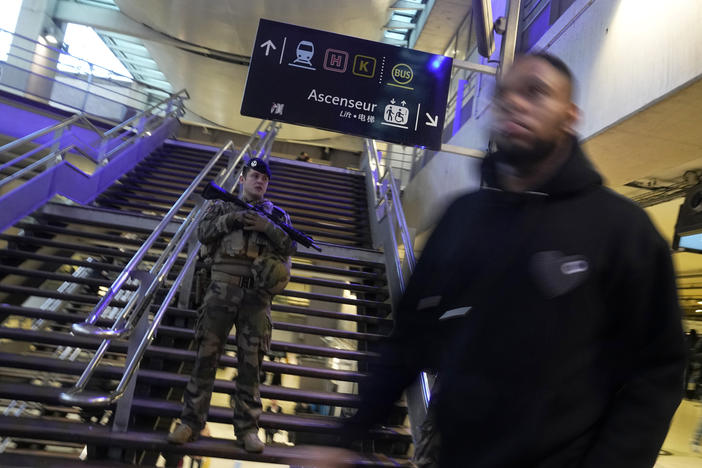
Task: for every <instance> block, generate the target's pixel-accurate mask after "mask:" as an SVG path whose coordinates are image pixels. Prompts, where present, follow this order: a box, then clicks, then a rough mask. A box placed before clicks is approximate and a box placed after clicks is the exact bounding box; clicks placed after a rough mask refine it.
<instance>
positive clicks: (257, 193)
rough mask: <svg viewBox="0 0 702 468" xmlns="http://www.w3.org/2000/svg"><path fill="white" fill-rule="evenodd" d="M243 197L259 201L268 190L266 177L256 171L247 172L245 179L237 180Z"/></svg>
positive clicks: (242, 177)
mask: <svg viewBox="0 0 702 468" xmlns="http://www.w3.org/2000/svg"><path fill="white" fill-rule="evenodd" d="M239 183H240V184H241V189H242V190H243V192H244V196H245V197H246V198H248V199H249V200H260V199H261V198H263V196H264V195H265V194H266V190H267V189H268V176H267V175H266V174H263V173H261V172H258V171H254V170H249V172H247V173H246V177H244V176H241V178H240V179H239Z"/></svg>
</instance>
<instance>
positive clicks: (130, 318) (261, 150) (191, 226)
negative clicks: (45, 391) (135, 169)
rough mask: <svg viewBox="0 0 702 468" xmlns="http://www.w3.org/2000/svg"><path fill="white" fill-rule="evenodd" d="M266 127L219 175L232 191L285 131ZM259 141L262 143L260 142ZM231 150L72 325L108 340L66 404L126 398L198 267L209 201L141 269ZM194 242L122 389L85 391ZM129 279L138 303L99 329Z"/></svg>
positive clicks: (138, 341)
mask: <svg viewBox="0 0 702 468" xmlns="http://www.w3.org/2000/svg"><path fill="white" fill-rule="evenodd" d="M261 125H262V124H261ZM261 125H259V127H258V128H257V130H256V132H254V134H253V135H252V136H251V138H250V139H249V141H248V142H247V143H246V144H245V145H244V147H243V148H242V149H241V150H240V151H239V152H238V155H237V157H236V158H230V160H229V164H228V165H227V167H226V168H223V169H222V170H221V171H220V172H219V174H218V175H217V177H216V182H217V183H218V184H219V185H221V186H222V187H224V188H225V189H227V190H229V191H233V190H235V189H236V186H237V183H238V180H239V177H238V175H239V174H240V173H241V170H240V171H239V172H238V173H237V174H236V175H235V176H234V170H235V168H236V167H237V165H238V164H239V162H240V161H241V160H242V159H243V158H244V156H248V157H264V158H265V157H266V156H267V155H268V153H269V152H270V148H271V145H272V144H273V140H274V139H275V137H276V135H277V133H278V130H279V129H280V124H277V123H271V124H269V125H268V127H267V128H266V131H265V134H264V135H263V136H261V135H260V134H259V129H260V128H261ZM257 137H258V141H256V140H257ZM232 145H233V143H232V142H231V141H229V142H228V143H227V144H225V145H224V146H223V147H222V148H220V150H219V151H218V152H217V153H216V154H215V155H214V156H213V157H212V159H211V160H210V161H209V162H208V164H207V165H206V166H205V167H204V168H203V170H202V171H200V173H199V174H198V175H197V177H196V178H195V179H194V180H193V182H192V183H191V184H190V186H189V187H188V188H187V189H186V190H185V192H183V194H182V195H181V196H180V198H179V199H178V200H177V201H176V202H175V204H174V205H173V206H172V207H171V209H170V210H169V211H168V213H166V215H165V216H164V217H163V219H162V220H161V222H160V223H159V224H158V226H157V227H156V228H155V229H154V231H153V232H152V233H151V235H150V236H149V237H148V238H147V240H146V241H145V242H144V244H142V246H141V247H140V248H139V249H138V250H137V252H136V253H135V254H134V256H133V257H132V258H131V260H130V261H129V262H128V263H127V265H126V266H125V267H124V269H123V270H122V272H121V273H120V274H119V275H118V277H117V279H115V281H114V282H113V284H112V285H111V286H110V288H109V289H108V291H107V292H106V293H105V295H104V296H103V298H102V299H101V300H100V302H99V303H98V304H97V305H96V306H95V308H94V309H93V311H92V312H91V314H90V315H89V316H88V318H86V319H85V321H83V322H82V323H77V324H74V325H73V326H72V330H73V333H75V334H79V335H86V336H98V337H101V338H103V342H102V343H101V344H100V346H99V348H98V350H97V351H96V353H95V354H94V355H93V358H92V359H91V361H90V362H89V363H88V364H87V366H86V368H85V370H84V371H83V373H82V375H81V376H80V378H79V379H78V381H77V382H76V383H75V385H74V386H73V388H71V389H70V390H68V391H66V392H64V393H62V394H61V395H60V399H61V401H63V402H65V403H69V404H81V405H90V406H103V405H109V404H112V403H114V402H115V401H117V400H118V399H120V398H121V397H122V396H123V395H124V394H125V391H126V390H127V387H128V386H129V384H130V383H131V381H132V378H133V376H134V373H135V371H136V369H137V367H138V366H139V363H140V362H141V359H142V357H143V355H144V353H145V351H146V348H147V347H148V345H149V344H150V343H151V340H152V339H153V337H154V335H155V333H156V330H157V329H158V327H159V325H160V323H161V320H162V318H163V316H164V314H165V311H166V309H167V308H168V305H169V304H170V302H171V300H172V299H173V297H174V296H175V293H176V291H177V290H178V288H179V286H180V284H181V283H182V282H183V279H184V278H185V276H186V275H187V274H188V272H189V271H190V270H191V268H193V267H194V262H195V259H196V255H197V253H198V251H199V250H200V243H199V242H197V241H195V242H191V240H193V233H194V232H195V229H196V228H197V225H198V223H199V221H200V219H201V218H202V216H203V215H204V213H205V210H206V209H207V207H208V206H209V203H210V202H209V201H205V200H203V199H202V198H201V197H199V196H198V197H197V201H196V205H195V207H194V208H193V210H192V211H191V212H190V214H189V215H188V216H187V217H186V219H185V220H184V221H183V222H182V223H181V225H180V227H179V228H178V230H177V232H176V234H175V235H174V236H173V237H172V238H171V240H170V242H169V244H168V246H167V248H166V249H165V250H164V251H163V252H162V254H161V255H160V256H159V258H158V259H157V260H156V262H155V263H154V264H153V266H152V267H151V269H150V270H149V271H148V272H147V271H144V270H139V269H138V267H139V266H140V265H141V264H142V262H143V260H144V257H145V255H146V253H147V252H148V251H149V249H151V248H152V247H153V245H154V243H155V242H156V240H157V239H158V238H159V237H160V236H161V234H162V233H163V231H164V230H165V228H166V226H167V225H168V224H169V223H170V222H171V221H172V220H173V218H174V217H175V215H176V213H177V212H178V211H179V210H180V209H181V208H182V207H183V205H184V204H185V202H186V201H187V200H188V199H190V198H191V196H192V195H193V194H194V192H195V190H196V189H197V188H198V186H199V185H200V183H201V182H202V181H203V180H204V178H205V177H206V176H207V174H208V173H209V172H210V171H211V170H212V168H213V167H214V165H215V164H216V163H217V162H218V161H219V160H220V159H221V158H222V157H223V155H224V154H225V153H227V152H228V151H229V150H230V149H231V148H232ZM233 176H234V177H233ZM189 242H190V252H189V253H188V255H187V258H186V259H185V264H184V265H183V267H182V269H181V270H180V272H179V274H178V276H177V278H176V279H175V280H174V281H173V283H172V284H171V286H170V289H169V291H168V293H167V294H166V297H165V299H164V300H163V302H162V303H161V306H160V307H159V309H158V311H157V312H156V313H155V315H154V317H153V319H151V322H150V324H149V326H148V329H146V330H145V332H144V334H143V335H142V336H140V337H139V336H136V335H135V336H133V337H132V338H133V339H135V341H134V343H135V347H134V349H131V348H132V346H130V357H129V359H128V360H127V362H126V364H125V370H124V374H123V376H122V378H121V380H120V382H119V384H118V385H117V388H116V389H115V390H114V391H112V392H110V393H109V394H103V393H94V392H89V391H86V386H87V384H88V382H89V380H90V378H91V377H92V375H93V373H94V372H95V370H96V369H97V366H98V365H99V364H100V362H101V361H102V359H103V357H104V355H105V353H106V352H107V349H108V348H109V346H110V343H111V340H112V339H114V338H120V337H126V336H128V335H129V334H131V333H132V331H133V329H134V328H135V324H136V323H137V321H138V320H143V318H144V316H145V314H148V312H147V311H148V309H149V307H150V306H151V303H152V302H153V299H154V296H155V293H156V291H158V290H159V289H160V288H162V287H163V286H164V285H165V282H166V277H167V276H168V273H169V272H170V270H171V268H172V267H173V265H174V264H175V262H176V260H177V259H178V256H179V255H180V253H181V252H182V250H183V248H184V247H185V246H186V245H187V244H188V243H189ZM129 279H137V280H139V287H138V288H137V291H136V294H135V295H134V296H133V300H130V301H129V302H128V303H127V304H126V305H125V307H124V308H123V309H122V310H121V311H120V313H119V314H118V315H117V316H116V317H115V319H114V322H113V323H112V325H111V326H110V327H109V328H105V327H99V326H97V325H96V324H97V322H98V320H100V319H104V311H105V310H106V309H107V307H108V306H109V304H110V303H111V302H112V300H113V299H115V297H116V295H117V294H118V293H119V292H120V290H121V288H122V287H123V286H124V284H125V283H126V282H127V280H129Z"/></svg>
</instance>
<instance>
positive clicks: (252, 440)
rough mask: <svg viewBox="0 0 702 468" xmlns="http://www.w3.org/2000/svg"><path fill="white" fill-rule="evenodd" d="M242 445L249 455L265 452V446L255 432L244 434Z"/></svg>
mask: <svg viewBox="0 0 702 468" xmlns="http://www.w3.org/2000/svg"><path fill="white" fill-rule="evenodd" d="M240 443H241V444H243V446H244V450H246V451H247V452H249V453H261V452H263V447H264V444H263V442H261V439H259V438H258V434H256V433H255V432H249V433H247V434H244V436H243V437H242V438H241V442H240Z"/></svg>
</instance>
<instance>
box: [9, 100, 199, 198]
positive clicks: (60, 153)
mask: <svg viewBox="0 0 702 468" xmlns="http://www.w3.org/2000/svg"><path fill="white" fill-rule="evenodd" d="M188 98H189V95H188V92H187V91H186V90H184V89H183V90H180V91H178V92H177V93H174V94H173V95H171V96H169V97H167V98H165V99H162V100H161V101H159V102H157V103H155V104H153V105H151V106H149V107H148V108H147V109H145V110H143V111H141V112H139V113H138V114H136V115H134V116H133V117H130V118H129V119H127V120H125V121H124V122H122V123H120V124H119V125H116V126H115V127H113V128H111V129H110V130H107V131H105V132H103V131H101V130H100V129H99V128H97V127H96V126H95V125H94V124H93V123H92V122H91V121H90V120H89V119H88V117H87V116H86V115H85V114H77V115H74V116H72V117H68V118H66V119H65V120H63V121H61V122H58V123H56V124H54V125H51V126H49V127H46V128H44V129H41V130H37V131H36V132H34V133H31V134H29V135H27V136H25V137H22V138H19V139H17V140H14V141H12V142H10V143H8V144H6V145H4V146H2V147H0V155H2V154H11V151H13V150H16V149H17V148H21V147H22V146H23V145H26V144H34V142H37V146H35V147H34V148H32V149H31V150H28V151H26V152H24V153H23V154H20V155H19V156H16V157H14V158H13V159H11V160H10V161H8V162H6V163H4V164H2V165H1V166H0V170H7V169H9V170H10V171H11V174H10V175H9V176H7V177H5V178H3V179H2V180H0V188H1V187H3V186H4V185H7V184H9V183H10V182H13V181H15V180H18V179H22V178H24V177H25V176H27V175H30V174H31V173H32V172H34V171H37V170H39V169H41V168H44V169H47V168H49V167H52V166H54V165H55V164H56V163H57V162H59V161H61V160H63V158H64V157H65V155H67V154H68V153H77V154H79V155H81V156H84V157H86V158H88V159H90V160H92V161H93V162H95V163H96V164H99V165H105V164H107V163H108V162H109V160H110V158H111V157H112V156H114V155H116V154H119V153H120V152H121V151H122V150H123V149H125V148H126V147H127V146H130V145H132V144H134V143H135V142H137V141H138V140H139V139H140V138H142V137H144V136H150V135H151V133H150V132H151V130H153V129H154V128H156V127H158V126H159V125H160V124H161V123H162V122H163V121H164V120H166V119H168V118H171V117H180V116H181V115H183V100H184V99H188ZM78 124H82V125H84V126H87V127H88V129H89V130H90V131H91V132H93V133H94V135H95V138H96V140H95V141H93V142H92V143H90V142H83V143H84V145H79V144H71V145H65V142H68V141H71V140H72V139H73V138H75V139H78V140H79V141H80V140H81V138H80V137H79V136H77V135H75V134H73V133H72V131H73V130H74V126H77V125H78ZM42 140H47V141H44V142H43V143H42V142H41V141H42ZM45 150H48V151H49V153H48V154H47V155H45V156H43V157H41V158H40V159H38V160H36V161H34V162H32V163H31V164H29V165H27V166H25V167H20V164H21V163H22V162H24V161H26V160H28V159H30V158H31V157H32V156H35V155H37V154H39V153H40V152H42V151H45ZM30 178H31V177H30Z"/></svg>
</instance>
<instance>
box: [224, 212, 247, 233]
mask: <svg viewBox="0 0 702 468" xmlns="http://www.w3.org/2000/svg"><path fill="white" fill-rule="evenodd" d="M224 224H226V225H227V228H228V229H229V230H230V231H233V230H235V229H241V228H242V227H243V226H244V213H243V212H241V211H234V212H231V213H228V214H226V215H224Z"/></svg>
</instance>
